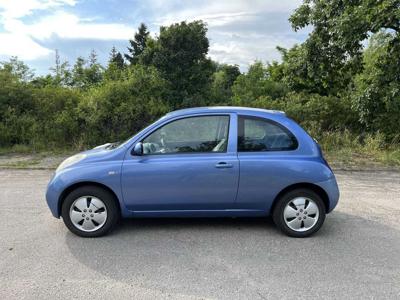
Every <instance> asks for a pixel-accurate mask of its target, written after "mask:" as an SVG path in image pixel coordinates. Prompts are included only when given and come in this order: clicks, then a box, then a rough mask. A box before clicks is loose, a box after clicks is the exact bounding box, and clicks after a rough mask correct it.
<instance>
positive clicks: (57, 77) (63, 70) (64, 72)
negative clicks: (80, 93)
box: [41, 49, 72, 86]
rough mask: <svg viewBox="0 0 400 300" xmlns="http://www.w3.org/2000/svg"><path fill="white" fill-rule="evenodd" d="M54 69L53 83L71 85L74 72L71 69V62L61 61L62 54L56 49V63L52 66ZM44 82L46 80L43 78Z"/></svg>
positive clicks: (52, 69) (42, 81)
mask: <svg viewBox="0 0 400 300" xmlns="http://www.w3.org/2000/svg"><path fill="white" fill-rule="evenodd" d="M50 70H51V71H53V73H54V75H53V80H52V83H51V84H54V85H59V86H69V85H71V80H72V74H71V71H70V67H69V63H68V62H67V61H64V62H61V59H60V54H59V52H58V50H57V49H56V50H55V64H54V67H52V68H50ZM41 83H42V84H44V83H45V80H43V79H42V80H41Z"/></svg>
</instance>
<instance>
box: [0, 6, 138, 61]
mask: <svg viewBox="0 0 400 300" xmlns="http://www.w3.org/2000/svg"><path fill="white" fill-rule="evenodd" d="M75 4H76V2H75V0H47V1H39V0H27V1H14V0H13V1H6V2H4V3H3V2H2V3H1V4H0V10H1V11H0V16H1V19H0V22H1V23H2V24H3V27H4V31H5V32H4V33H0V45H1V46H0V55H17V56H18V57H20V58H22V59H24V60H33V59H37V58H40V57H43V56H46V55H48V54H49V53H51V52H52V51H53V50H52V49H49V48H46V47H45V46H43V44H45V42H46V40H48V39H52V38H54V37H57V38H65V39H93V40H109V41H110V40H128V39H129V38H130V37H131V36H132V34H133V32H134V31H135V29H134V28H132V27H129V26H127V25H124V24H119V23H91V22H92V21H93V19H83V18H79V17H78V16H76V15H74V14H72V13H67V12H65V11H63V10H61V9H60V8H61V7H63V6H65V5H68V6H73V5H75ZM49 9H52V10H53V12H52V13H51V14H48V15H45V16H42V17H40V18H37V19H35V21H34V22H33V23H31V24H26V23H25V22H24V21H23V20H22V19H21V18H22V17H25V16H28V15H31V14H32V13H33V12H34V11H38V10H42V11H43V10H45V11H48V10H49ZM54 9H56V10H55V11H54ZM57 9H58V10H57Z"/></svg>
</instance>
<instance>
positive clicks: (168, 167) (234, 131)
mask: <svg viewBox="0 0 400 300" xmlns="http://www.w3.org/2000/svg"><path fill="white" fill-rule="evenodd" d="M338 198H339V190H338V186H337V183H336V179H335V176H334V174H333V172H332V170H331V168H330V167H329V166H328V164H327V162H326V161H325V159H324V158H323V155H322V152H321V149H320V147H319V145H318V144H317V142H316V141H315V140H314V139H313V138H311V137H310V136H309V135H308V134H307V133H306V132H305V131H304V130H303V129H302V128H301V127H300V126H299V125H298V124H297V123H295V122H294V121H293V120H291V119H289V118H288V117H286V115H285V114H284V113H283V112H279V111H269V110H263V109H254V108H239V107H206V108H191V109H183V110H178V111H175V112H171V113H169V114H167V115H165V116H164V117H162V118H161V119H159V120H158V121H156V122H155V123H154V124H152V125H150V126H148V127H147V128H145V129H143V130H142V131H141V132H139V133H138V134H136V135H135V136H133V137H132V138H130V139H128V140H127V141H126V142H124V143H122V144H105V145H102V146H99V147H96V148H94V149H92V150H89V151H86V152H82V153H80V154H77V155H74V156H72V157H69V158H67V159H66V160H65V161H64V162H62V163H61V165H60V166H59V167H58V168H57V170H56V172H55V174H54V176H53V178H52V179H51V181H50V183H49V185H48V188H47V193H46V199H47V203H48V206H49V207H50V210H51V212H52V214H53V215H54V216H55V217H57V218H60V217H62V219H63V221H64V223H65V225H66V226H67V227H68V229H69V230H70V231H72V232H73V233H75V234H77V235H79V236H82V237H96V236H101V235H104V234H106V233H107V232H109V231H110V230H111V229H112V228H113V227H114V226H115V225H116V224H117V222H118V220H119V219H120V218H121V217H122V218H127V217H137V218H142V217H265V216H268V215H272V218H273V220H274V222H275V224H276V225H277V227H278V228H280V229H281V230H282V231H283V232H284V233H286V234H287V235H289V236H293V237H306V236H309V235H311V234H313V233H315V232H316V231H317V230H318V229H319V228H321V226H322V224H323V222H324V220H325V214H327V213H329V212H331V211H332V210H333V209H334V208H335V206H336V204H337V202H338Z"/></svg>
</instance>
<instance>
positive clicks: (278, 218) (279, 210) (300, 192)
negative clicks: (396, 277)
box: [272, 189, 326, 238]
mask: <svg viewBox="0 0 400 300" xmlns="http://www.w3.org/2000/svg"><path fill="white" fill-rule="evenodd" d="M297 197H306V198H308V199H310V200H313V201H314V202H315V204H316V205H317V207H318V210H319V217H318V220H317V222H316V223H315V225H313V226H312V227H311V228H310V229H308V230H305V231H296V230H293V229H291V228H290V227H289V226H288V225H287V224H286V222H285V220H284V210H285V207H286V205H287V204H288V203H289V202H290V201H291V200H293V199H295V198H297ZM325 212H326V208H325V204H324V201H323V200H322V199H321V197H320V196H319V195H318V194H317V193H315V192H314V191H312V190H310V189H295V190H292V191H289V192H287V193H285V194H284V195H282V196H281V197H280V198H279V199H278V202H277V203H276V205H275V207H274V211H273V213H272V218H273V220H274V223H275V224H276V226H277V227H278V228H279V229H280V230H281V231H282V232H284V233H285V234H286V235H288V236H291V237H297V238H303V237H308V236H310V235H312V234H314V233H315V232H317V231H318V230H319V229H320V228H321V226H322V224H323V223H324V221H325ZM302 224H303V223H302Z"/></svg>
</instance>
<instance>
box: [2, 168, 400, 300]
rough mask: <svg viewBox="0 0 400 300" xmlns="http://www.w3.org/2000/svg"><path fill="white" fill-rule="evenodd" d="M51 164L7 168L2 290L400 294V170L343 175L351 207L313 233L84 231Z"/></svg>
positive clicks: (252, 222)
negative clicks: (69, 212) (56, 185)
mask: <svg viewBox="0 0 400 300" xmlns="http://www.w3.org/2000/svg"><path fill="white" fill-rule="evenodd" d="M49 178H50V171H45V170H36V171H33V170H31V171H29V170H0V205H1V206H0V207H1V208H0V299H14V298H15V299H22V298H26V299H54V298H55V297H58V298H60V299H67V298H87V299H105V298H111V297H113V298H114V299H123V298H132V297H135V298H136V299H154V298H171V299H177V298H178V299H209V298H210V299H269V298H278V299H282V298H283V299H285V298H309V297H313V298H315V297H323V298H335V299H337V298H347V299H348V298H350V297H352V298H367V299H371V298H375V299H376V298H385V299H388V298H397V299H398V298H399V297H400V173H396V172H337V178H338V182H339V186H340V189H341V194H342V196H341V199H340V204H339V205H338V207H337V209H336V210H335V211H334V212H333V213H331V214H329V215H328V216H327V219H326V221H325V224H324V226H323V227H322V229H321V230H320V231H319V232H318V233H317V234H316V235H314V236H313V237H311V238H307V239H293V238H288V237H286V236H284V235H282V234H281V233H279V232H278V231H277V230H276V229H275V227H274V225H273V224H272V222H271V221H270V220H268V219H192V220H180V219H169V220H168V219H162V220H154V219H153V220H127V221H124V222H123V223H122V225H121V226H120V227H119V228H118V229H117V230H116V231H114V232H113V233H112V234H111V235H109V236H107V237H104V238H98V239H82V238H79V237H76V236H74V235H73V234H71V233H70V232H68V230H67V229H66V227H65V226H64V224H63V222H62V221H61V220H57V219H55V218H53V217H52V216H51V214H50V211H49V210H48V208H47V206H46V202H45V200H44V191H45V187H46V184H47V181H48V179H49Z"/></svg>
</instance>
